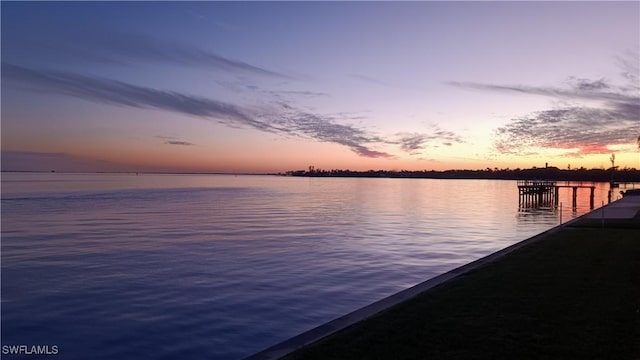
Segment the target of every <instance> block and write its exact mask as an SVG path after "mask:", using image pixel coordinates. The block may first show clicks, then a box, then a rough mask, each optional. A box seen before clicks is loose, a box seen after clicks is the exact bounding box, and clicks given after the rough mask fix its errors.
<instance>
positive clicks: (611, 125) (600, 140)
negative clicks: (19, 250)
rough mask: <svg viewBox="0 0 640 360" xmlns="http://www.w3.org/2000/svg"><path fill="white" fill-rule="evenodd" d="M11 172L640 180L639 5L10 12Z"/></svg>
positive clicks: (121, 5) (103, 5)
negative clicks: (615, 169)
mask: <svg viewBox="0 0 640 360" xmlns="http://www.w3.org/2000/svg"><path fill="white" fill-rule="evenodd" d="M0 6H1V20H2V23H1V36H2V42H1V54H0V55H1V59H2V68H1V74H0V75H1V84H2V89H1V90H2V93H1V105H2V110H1V112H2V119H1V121H2V122H1V136H2V139H1V140H2V141H1V150H2V158H1V160H2V162H1V165H2V170H42V171H49V170H56V171H167V172H248V173H264V172H284V171H288V170H298V169H307V168H308V167H309V166H314V167H315V168H316V169H351V170H369V169H384V170H445V169H485V168H487V167H488V168H496V167H497V168H511V169H515V168H529V167H533V166H537V167H541V166H545V164H549V166H557V167H559V168H562V169H566V168H569V167H571V168H579V167H586V168H608V167H610V166H611V162H610V158H611V154H615V165H616V166H620V167H635V168H640V148H639V146H640V144H639V141H640V138H639V137H640V70H639V67H640V2H638V1H630V2H483V1H476V2H241V1H237V2H7V1H2V2H1V3H0Z"/></svg>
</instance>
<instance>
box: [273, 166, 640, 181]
mask: <svg viewBox="0 0 640 360" xmlns="http://www.w3.org/2000/svg"><path fill="white" fill-rule="evenodd" d="M286 175H288V176H305V177H365V178H412V179H449V180H454V179H469V180H532V179H537V180H552V181H590V182H640V170H637V169H616V170H612V169H585V168H579V169H575V170H561V169H558V168H556V167H545V168H531V169H513V170H512V169H485V170H444V171H435V170H430V171H427V170H423V171H408V170H401V171H387V170H369V171H351V170H315V169H311V170H308V171H307V170H298V171H289V172H287V173H286Z"/></svg>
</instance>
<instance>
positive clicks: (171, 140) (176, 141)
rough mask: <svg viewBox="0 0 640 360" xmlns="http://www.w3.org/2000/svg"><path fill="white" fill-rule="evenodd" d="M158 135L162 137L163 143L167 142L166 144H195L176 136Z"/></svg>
mask: <svg viewBox="0 0 640 360" xmlns="http://www.w3.org/2000/svg"><path fill="white" fill-rule="evenodd" d="M156 137H157V138H158V139H162V140H163V143H164V144H166V145H181V146H194V145H195V144H194V143H192V142H189V141H183V140H180V139H178V138H176V137H175V136H164V135H158V136H156Z"/></svg>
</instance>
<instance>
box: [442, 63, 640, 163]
mask: <svg viewBox="0 0 640 360" xmlns="http://www.w3.org/2000/svg"><path fill="white" fill-rule="evenodd" d="M627 65H628V64H627ZM637 71H638V68H637V67H635V68H634V67H633V66H631V65H628V66H626V67H625V70H624V72H623V73H622V74H621V75H622V76H623V78H625V79H626V80H632V81H631V82H630V83H628V84H626V85H622V86H621V85H617V86H616V85H613V84H612V83H610V82H608V81H607V80H605V79H596V80H590V79H585V78H576V77H570V78H569V79H568V80H567V82H566V85H565V86H564V87H535V86H526V85H496V84H481V83H472V82H451V83H449V84H450V85H453V86H457V87H461V88H467V89H476V90H483V91H498V92H512V93H521V94H525V95H539V96H546V97H550V98H552V99H555V100H563V101H564V102H567V103H568V105H565V106H564V107H561V108H556V109H550V110H542V111H538V112H534V113H531V114H527V115H523V116H520V117H517V118H514V119H512V120H511V121H510V122H509V123H508V124H506V125H505V126H503V127H500V128H498V129H497V131H496V134H497V136H496V140H495V148H496V150H497V151H498V152H500V153H509V154H518V155H524V154H528V155H530V154H536V153H539V151H540V149H543V148H546V149H557V150H565V151H566V152H565V155H566V156H582V155H587V154H602V153H609V152H611V150H610V149H609V146H610V145H624V144H629V143H632V142H633V141H634V139H636V137H637V135H638V134H640V87H638V84H637V79H638V75H637V74H636V72H637ZM633 81H636V83H634V82H633ZM536 149H538V150H536Z"/></svg>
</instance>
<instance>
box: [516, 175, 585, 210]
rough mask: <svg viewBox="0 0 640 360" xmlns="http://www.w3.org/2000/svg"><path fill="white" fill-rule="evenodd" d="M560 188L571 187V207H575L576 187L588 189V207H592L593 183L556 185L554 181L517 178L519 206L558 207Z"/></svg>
mask: <svg viewBox="0 0 640 360" xmlns="http://www.w3.org/2000/svg"><path fill="white" fill-rule="evenodd" d="M561 188H571V189H572V191H573V193H572V195H573V196H572V202H571V207H572V208H574V209H575V208H576V206H577V205H576V203H577V198H578V189H583V188H584V189H589V191H590V192H589V208H590V209H593V205H594V204H593V202H594V201H593V199H594V193H595V188H596V187H595V186H594V185H558V183H557V182H556V181H549V180H518V193H519V204H520V207H526V208H531V207H554V208H555V207H558V201H559V198H560V196H559V194H560V189H561Z"/></svg>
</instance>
